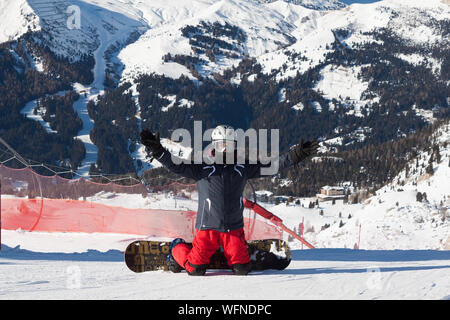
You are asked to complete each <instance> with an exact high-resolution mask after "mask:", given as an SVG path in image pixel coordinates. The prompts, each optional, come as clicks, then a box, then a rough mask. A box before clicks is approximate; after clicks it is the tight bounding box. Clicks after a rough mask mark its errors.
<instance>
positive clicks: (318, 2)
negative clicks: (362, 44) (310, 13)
mask: <svg viewBox="0 0 450 320" xmlns="http://www.w3.org/2000/svg"><path fill="white" fill-rule="evenodd" d="M256 1H258V2H261V3H273V2H281V1H283V2H286V3H292V4H296V5H300V6H303V7H305V8H308V9H314V10H339V9H342V8H345V6H346V5H345V3H343V2H341V1H338V0H256Z"/></svg>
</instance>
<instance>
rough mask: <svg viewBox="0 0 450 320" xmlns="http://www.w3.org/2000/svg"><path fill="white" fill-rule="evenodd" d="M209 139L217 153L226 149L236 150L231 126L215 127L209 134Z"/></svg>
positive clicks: (235, 138)
mask: <svg viewBox="0 0 450 320" xmlns="http://www.w3.org/2000/svg"><path fill="white" fill-rule="evenodd" d="M211 139H212V142H213V146H214V149H215V150H216V151H217V152H225V151H226V149H227V147H229V148H228V150H230V149H231V150H234V149H236V141H237V137H236V132H235V131H234V129H233V127H231V126H227V125H220V126H217V127H216V128H215V129H214V130H213V132H212V134H211Z"/></svg>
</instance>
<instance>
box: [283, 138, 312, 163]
mask: <svg viewBox="0 0 450 320" xmlns="http://www.w3.org/2000/svg"><path fill="white" fill-rule="evenodd" d="M318 148H319V143H318V142H317V141H316V140H312V141H306V142H303V139H301V140H300V142H299V144H298V145H297V146H295V147H293V148H292V149H291V151H289V155H290V157H291V161H292V162H293V164H297V163H299V162H301V161H303V160H305V159H306V158H308V157H310V156H313V155H315V154H316V153H317V149H318Z"/></svg>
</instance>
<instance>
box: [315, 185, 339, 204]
mask: <svg viewBox="0 0 450 320" xmlns="http://www.w3.org/2000/svg"><path fill="white" fill-rule="evenodd" d="M316 197H317V199H318V200H319V201H331V200H337V199H343V198H344V197H345V189H344V187H338V186H323V187H322V188H321V189H320V193H318V194H316Z"/></svg>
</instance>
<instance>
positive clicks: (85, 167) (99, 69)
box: [74, 2, 135, 177]
mask: <svg viewBox="0 0 450 320" xmlns="http://www.w3.org/2000/svg"><path fill="white" fill-rule="evenodd" d="M76 4H77V5H79V6H80V7H81V11H82V15H83V16H84V17H83V18H84V19H86V20H88V21H89V22H90V23H91V24H94V21H97V23H96V25H98V28H97V30H96V31H97V35H98V39H99V42H100V44H99V46H98V48H97V49H96V50H95V51H94V53H93V55H94V59H95V66H94V68H93V70H92V72H93V74H94V81H93V82H92V83H91V84H90V85H89V86H84V85H82V84H80V83H76V84H74V88H75V90H76V91H77V92H78V93H79V94H80V99H79V100H78V101H77V102H75V104H74V109H75V111H76V112H77V113H78V116H79V117H80V119H81V121H82V122H83V128H82V129H81V131H80V132H79V133H78V136H76V138H78V139H80V140H81V141H82V142H83V143H84V146H85V149H86V155H85V158H84V159H83V161H82V163H81V165H80V167H79V168H78V171H77V174H78V175H80V176H84V177H86V176H88V175H89V169H90V167H91V164H95V163H96V162H97V157H98V148H97V146H96V145H95V144H94V143H93V141H92V140H91V137H90V132H91V131H92V129H93V128H94V120H93V119H92V118H91V117H90V116H89V112H88V108H87V106H88V104H89V102H90V101H92V100H93V101H96V100H98V99H99V98H100V97H101V96H103V95H104V94H105V86H104V81H105V77H106V75H105V71H106V65H107V61H106V58H105V52H106V51H107V50H108V48H109V47H110V46H111V45H113V44H117V42H119V41H121V40H123V39H126V38H127V37H128V36H129V35H130V34H131V32H132V31H134V30H135V26H125V27H124V28H122V29H113V31H109V30H107V29H106V28H105V26H106V25H108V24H109V22H107V21H105V20H104V18H103V17H102V16H101V15H100V14H99V13H98V12H96V11H99V10H102V9H103V8H98V9H92V8H89V7H88V6H89V5H90V4H89V3H81V2H76ZM115 13H116V12H114V14H115ZM109 18H111V17H109ZM99 19H100V20H101V21H100V22H98V20H99ZM114 27H115V26H114Z"/></svg>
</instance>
